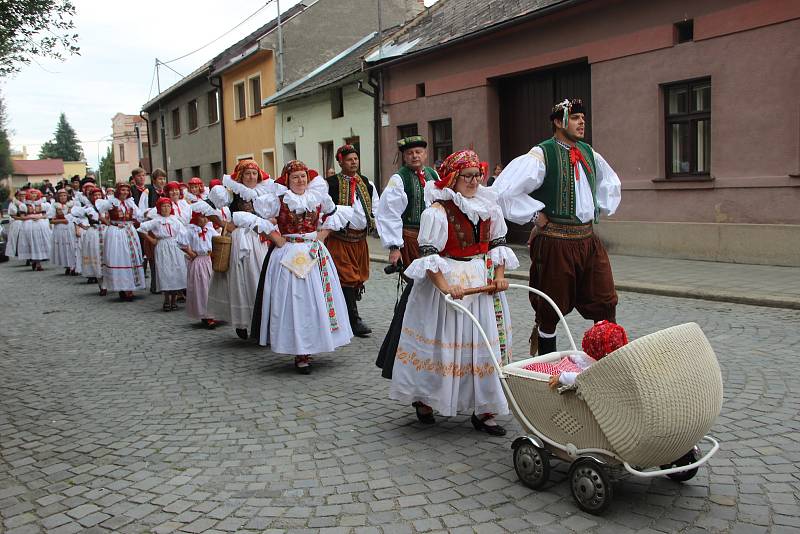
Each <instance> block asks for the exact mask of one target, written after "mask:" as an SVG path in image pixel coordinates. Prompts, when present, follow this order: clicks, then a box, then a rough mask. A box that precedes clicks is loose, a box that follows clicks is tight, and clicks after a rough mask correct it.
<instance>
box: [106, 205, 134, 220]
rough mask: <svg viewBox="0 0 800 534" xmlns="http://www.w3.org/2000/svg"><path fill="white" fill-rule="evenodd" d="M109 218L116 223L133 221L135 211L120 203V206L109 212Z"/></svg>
mask: <svg viewBox="0 0 800 534" xmlns="http://www.w3.org/2000/svg"><path fill="white" fill-rule="evenodd" d="M108 217H109V218H110V219H111V220H112V221H114V222H127V221H132V220H133V210H132V209H130V208H129V207H128V206H126V205H125V204H124V203H120V205H119V206H115V207H113V208H111V209H110V210H109V211H108Z"/></svg>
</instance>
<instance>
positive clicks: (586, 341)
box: [581, 321, 628, 360]
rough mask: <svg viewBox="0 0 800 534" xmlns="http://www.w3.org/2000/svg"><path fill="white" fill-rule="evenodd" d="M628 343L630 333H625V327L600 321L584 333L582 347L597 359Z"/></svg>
mask: <svg viewBox="0 0 800 534" xmlns="http://www.w3.org/2000/svg"><path fill="white" fill-rule="evenodd" d="M627 344H628V334H626V333H625V329H624V328H622V327H621V326H620V325H618V324H616V323H611V322H608V321H600V322H599V323H595V324H594V325H593V326H592V327H591V328H590V329H589V330H587V331H586V333H585V334H584V335H583V341H582V342H581V348H582V349H583V352H585V353H586V354H588V355H589V356H591V357H592V358H594V359H595V360H599V359H600V358H602V357H603V356H606V355H608V354H611V353H612V352H614V351H615V350H617V349H618V348H620V347H622V346H623V345H627Z"/></svg>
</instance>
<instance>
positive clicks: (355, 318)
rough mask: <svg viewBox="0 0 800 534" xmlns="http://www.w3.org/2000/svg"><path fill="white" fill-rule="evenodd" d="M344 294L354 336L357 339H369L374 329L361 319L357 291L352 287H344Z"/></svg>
mask: <svg viewBox="0 0 800 534" xmlns="http://www.w3.org/2000/svg"><path fill="white" fill-rule="evenodd" d="M342 293H343V294H344V301H345V302H346V303H347V316H348V318H349V319H350V328H351V329H352V330H353V335H354V336H357V337H368V336H369V334H371V333H372V329H371V328H370V327H368V326H367V325H366V324H364V321H362V320H361V317H359V315H358V305H357V304H356V289H355V288H352V287H343V288H342Z"/></svg>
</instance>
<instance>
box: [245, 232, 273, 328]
mask: <svg viewBox="0 0 800 534" xmlns="http://www.w3.org/2000/svg"><path fill="white" fill-rule="evenodd" d="M273 250H275V245H272V246H270V247H269V250H268V251H267V255H266V256H264V263H262V264H261V275H260V276H259V277H258V289H257V290H256V302H255V305H254V306H253V317H252V319H251V320H250V339H255V340H256V342H258V341H259V340H260V339H261V309H262V307H263V304H264V303H263V300H264V283H265V282H266V280H267V266H268V265H269V258H270V256H272V251H273Z"/></svg>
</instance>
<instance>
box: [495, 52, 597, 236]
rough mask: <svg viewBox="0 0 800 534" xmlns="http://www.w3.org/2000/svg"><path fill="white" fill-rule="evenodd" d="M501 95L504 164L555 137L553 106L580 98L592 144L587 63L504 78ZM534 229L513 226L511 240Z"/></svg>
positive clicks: (587, 138)
mask: <svg viewBox="0 0 800 534" xmlns="http://www.w3.org/2000/svg"><path fill="white" fill-rule="evenodd" d="M497 88H498V94H499V96H500V157H501V159H502V162H503V165H508V162H509V161H511V160H512V159H514V158H516V157H517V156H520V155H522V154H525V153H526V152H528V151H529V150H530V149H531V148H532V147H533V146H534V145H536V143H539V142H540V141H543V140H545V139H547V138H549V137H551V136H552V135H553V129H552V126H551V124H550V121H549V119H548V117H549V116H550V111H551V109H552V108H553V104H555V103H556V102H558V101H560V100H563V99H564V98H580V99H582V100H583V104H584V107H585V108H586V112H587V115H588V120H587V121H586V142H587V143H591V142H592V121H591V74H590V70H589V64H588V63H587V62H585V61H582V62H580V63H570V64H568V65H562V66H560V67H553V68H548V69H543V70H537V71H534V72H529V73H527V74H522V75H519V76H513V77H509V78H502V79H500V80H498V82H497ZM529 231H530V226H527V227H524V228H523V227H520V226H518V225H516V224H509V235H508V237H509V240H511V241H512V242H514V243H524V242H526V241H527V239H528V233H529Z"/></svg>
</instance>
